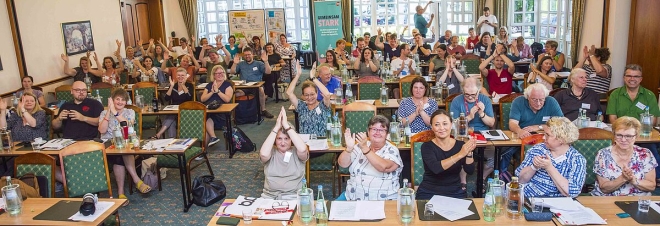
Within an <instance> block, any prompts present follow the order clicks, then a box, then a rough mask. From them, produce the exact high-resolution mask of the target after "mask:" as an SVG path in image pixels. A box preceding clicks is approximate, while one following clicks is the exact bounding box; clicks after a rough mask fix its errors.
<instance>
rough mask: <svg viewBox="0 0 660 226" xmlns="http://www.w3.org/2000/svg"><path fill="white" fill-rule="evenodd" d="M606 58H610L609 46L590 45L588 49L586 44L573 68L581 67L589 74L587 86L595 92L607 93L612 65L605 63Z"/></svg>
mask: <svg viewBox="0 0 660 226" xmlns="http://www.w3.org/2000/svg"><path fill="white" fill-rule="evenodd" d="M608 59H610V49H609V48H607V47H603V48H596V46H594V45H591V48H590V49H588V48H587V46H584V48H583V49H582V56H580V60H578V62H577V64H575V66H574V67H573V68H582V69H584V70H585V71H587V75H588V76H589V79H588V80H587V88H590V89H593V90H594V91H596V92H597V93H607V91H609V90H610V82H611V79H612V66H610V65H609V64H607V60H608Z"/></svg>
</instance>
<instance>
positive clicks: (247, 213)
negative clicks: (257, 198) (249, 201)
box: [243, 209, 252, 224]
mask: <svg viewBox="0 0 660 226" xmlns="http://www.w3.org/2000/svg"><path fill="white" fill-rule="evenodd" d="M243 223H244V224H252V210H251V209H249V210H243Z"/></svg>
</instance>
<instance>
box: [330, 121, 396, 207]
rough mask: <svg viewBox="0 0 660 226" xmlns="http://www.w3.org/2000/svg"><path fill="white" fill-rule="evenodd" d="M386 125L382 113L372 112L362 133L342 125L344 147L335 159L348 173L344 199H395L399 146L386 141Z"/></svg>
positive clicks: (387, 128) (388, 124)
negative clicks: (372, 115) (344, 130)
mask: <svg viewBox="0 0 660 226" xmlns="http://www.w3.org/2000/svg"><path fill="white" fill-rule="evenodd" d="M389 127H390V121H389V120H388V119H387V118H386V117H385V116H382V115H376V116H374V117H372V118H371V119H370V120H369V123H368V125H367V132H366V133H365V132H359V133H357V134H355V133H351V129H350V128H346V132H345V133H344V138H345V140H346V150H344V151H343V152H342V153H341V154H340V155H339V159H338V160H337V162H338V163H339V166H341V167H344V168H349V171H350V174H351V177H350V179H349V180H348V182H346V192H345V193H344V195H345V197H346V199H347V200H395V199H397V192H398V190H399V188H401V186H399V177H400V176H401V170H402V168H403V163H402V161H401V156H400V154H399V149H397V148H396V147H395V146H394V145H393V144H392V143H390V142H388V141H387V133H388V131H390V130H389V129H390V128H389ZM342 198H343V197H341V196H340V198H339V199H342Z"/></svg>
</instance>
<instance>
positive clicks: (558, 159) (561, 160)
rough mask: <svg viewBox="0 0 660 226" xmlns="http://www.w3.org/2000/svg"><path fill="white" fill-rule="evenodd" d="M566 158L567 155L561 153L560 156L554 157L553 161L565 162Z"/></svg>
mask: <svg viewBox="0 0 660 226" xmlns="http://www.w3.org/2000/svg"><path fill="white" fill-rule="evenodd" d="M565 160H566V155H561V156H559V157H557V158H554V159H552V161H553V162H555V163H561V162H563V161H565Z"/></svg>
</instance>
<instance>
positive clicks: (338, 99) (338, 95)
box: [335, 86, 344, 106]
mask: <svg viewBox="0 0 660 226" xmlns="http://www.w3.org/2000/svg"><path fill="white" fill-rule="evenodd" d="M343 102H344V91H343V90H342V89H341V86H339V87H337V88H336V89H335V104H336V105H339V106H341V105H342V103H343Z"/></svg>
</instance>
